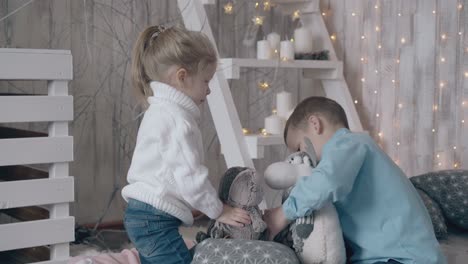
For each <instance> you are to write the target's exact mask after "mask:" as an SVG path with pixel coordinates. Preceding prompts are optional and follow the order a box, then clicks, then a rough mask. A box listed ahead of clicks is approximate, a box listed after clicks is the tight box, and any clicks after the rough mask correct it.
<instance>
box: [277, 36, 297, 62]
mask: <svg viewBox="0 0 468 264" xmlns="http://www.w3.org/2000/svg"><path fill="white" fill-rule="evenodd" d="M280 58H281V60H282V61H289V60H294V44H293V43H292V42H291V41H289V40H284V41H281V48H280Z"/></svg>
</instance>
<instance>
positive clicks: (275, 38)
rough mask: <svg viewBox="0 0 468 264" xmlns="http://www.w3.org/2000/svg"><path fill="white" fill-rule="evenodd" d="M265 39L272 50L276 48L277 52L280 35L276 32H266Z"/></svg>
mask: <svg viewBox="0 0 468 264" xmlns="http://www.w3.org/2000/svg"><path fill="white" fill-rule="evenodd" d="M267 40H268V42H269V43H270V48H271V49H272V50H273V51H274V50H278V52H279V49H280V40H281V39H280V35H279V34H278V33H276V32H272V33H270V34H268V36H267Z"/></svg>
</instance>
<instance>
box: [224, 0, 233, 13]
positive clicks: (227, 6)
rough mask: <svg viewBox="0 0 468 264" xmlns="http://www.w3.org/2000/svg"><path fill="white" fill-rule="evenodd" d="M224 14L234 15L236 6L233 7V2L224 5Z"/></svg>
mask: <svg viewBox="0 0 468 264" xmlns="http://www.w3.org/2000/svg"><path fill="white" fill-rule="evenodd" d="M223 8H224V13H225V14H228V15H230V14H232V13H233V12H234V6H233V5H232V3H231V2H228V3H227V4H225V5H224V7H223Z"/></svg>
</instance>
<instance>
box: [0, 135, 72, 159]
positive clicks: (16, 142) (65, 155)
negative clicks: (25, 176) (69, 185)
mask: <svg viewBox="0 0 468 264" xmlns="http://www.w3.org/2000/svg"><path fill="white" fill-rule="evenodd" d="M72 160H73V137H70V136H68V137H47V138H19V139H0V166H8V165H24V164H38V163H52V162H70V161H72Z"/></svg>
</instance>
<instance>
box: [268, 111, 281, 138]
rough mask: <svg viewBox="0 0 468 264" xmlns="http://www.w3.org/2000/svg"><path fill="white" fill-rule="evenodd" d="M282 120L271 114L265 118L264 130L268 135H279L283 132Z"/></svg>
mask: <svg viewBox="0 0 468 264" xmlns="http://www.w3.org/2000/svg"><path fill="white" fill-rule="evenodd" d="M284 125H285V124H284V119H283V118H281V117H280V116H278V115H276V114H273V115H271V116H268V117H266V118H265V130H266V132H267V133H269V134H273V135H281V134H283V130H284Z"/></svg>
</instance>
